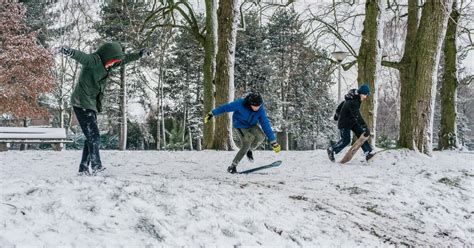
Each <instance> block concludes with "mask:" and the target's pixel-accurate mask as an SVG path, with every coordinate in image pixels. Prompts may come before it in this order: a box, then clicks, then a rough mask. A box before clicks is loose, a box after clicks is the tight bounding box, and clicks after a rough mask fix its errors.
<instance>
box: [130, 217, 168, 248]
mask: <svg viewBox="0 0 474 248" xmlns="http://www.w3.org/2000/svg"><path fill="white" fill-rule="evenodd" d="M135 228H136V229H137V230H139V231H142V232H144V233H148V234H149V235H150V236H151V237H153V238H154V239H156V240H158V241H160V242H162V241H164V240H165V237H164V236H163V235H162V234H161V233H160V231H159V230H158V227H157V226H155V224H153V222H152V220H150V219H148V218H145V217H142V218H140V219H139V220H138V223H137V225H136V226H135Z"/></svg>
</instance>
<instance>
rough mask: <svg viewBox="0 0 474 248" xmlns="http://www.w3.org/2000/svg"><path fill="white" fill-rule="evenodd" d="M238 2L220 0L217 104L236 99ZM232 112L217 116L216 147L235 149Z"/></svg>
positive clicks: (234, 0)
mask: <svg viewBox="0 0 474 248" xmlns="http://www.w3.org/2000/svg"><path fill="white" fill-rule="evenodd" d="M236 5H237V2H236V0H220V1H219V9H218V11H217V15H218V37H219V39H218V52H217V57H216V62H217V67H216V105H218V106H219V105H222V104H226V103H228V102H231V101H233V100H234V59H235V42H236V38H237V6H236ZM230 115H231V114H230V113H225V114H223V115H222V116H219V117H217V118H216V129H215V136H214V148H215V149H217V150H234V148H235V144H234V141H233V138H232V121H231V118H230Z"/></svg>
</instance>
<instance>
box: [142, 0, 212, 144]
mask: <svg viewBox="0 0 474 248" xmlns="http://www.w3.org/2000/svg"><path fill="white" fill-rule="evenodd" d="M205 6H206V9H205V13H206V14H205V16H206V17H205V23H204V27H202V25H200V23H199V21H198V18H197V17H196V14H195V11H194V9H193V8H192V7H191V5H190V3H189V2H188V1H187V0H168V1H166V4H165V5H164V6H160V7H158V8H156V9H153V10H152V11H151V13H150V14H149V16H148V17H147V18H146V19H145V21H144V23H143V27H146V26H150V25H151V28H150V30H149V31H148V35H150V34H151V33H153V32H155V29H156V28H158V27H163V26H170V27H178V28H184V29H187V30H188V31H190V33H191V34H192V35H193V37H194V38H195V39H196V40H197V41H198V42H199V44H201V46H202V47H203V48H204V64H203V73H204V78H203V89H204V90H203V99H204V109H203V116H204V115H206V114H207V113H209V112H210V111H211V110H212V109H213V108H214V106H215V98H214V77H215V71H216V54H217V0H205ZM175 13H177V14H179V15H180V16H181V17H182V18H183V20H184V24H178V23H176V18H175V17H174V15H175ZM169 16H172V18H168V17H169ZM214 129H215V124H214V121H211V122H210V123H208V124H207V125H204V131H203V134H204V135H203V136H204V145H203V147H204V148H205V149H211V148H212V147H213V142H214Z"/></svg>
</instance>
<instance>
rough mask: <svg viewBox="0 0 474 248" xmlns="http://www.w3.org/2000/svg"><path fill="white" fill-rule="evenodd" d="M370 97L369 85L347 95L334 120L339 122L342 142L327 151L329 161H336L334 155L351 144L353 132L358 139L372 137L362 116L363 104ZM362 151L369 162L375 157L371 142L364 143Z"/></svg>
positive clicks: (364, 85)
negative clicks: (363, 136) (361, 106)
mask: <svg viewBox="0 0 474 248" xmlns="http://www.w3.org/2000/svg"><path fill="white" fill-rule="evenodd" d="M369 96H370V89H369V86H368V85H367V84H363V85H361V86H360V87H359V89H352V90H350V91H349V93H347V94H346V95H345V97H344V98H345V101H344V102H342V103H341V104H339V106H338V107H337V110H336V114H335V115H334V120H336V121H337V127H338V129H339V132H340V134H341V140H339V141H338V142H337V143H335V144H334V145H332V146H330V147H329V148H328V149H327V152H328V156H329V159H330V160H331V161H333V162H334V161H335V158H334V154H338V153H339V152H340V151H342V150H343V149H344V148H345V147H346V146H347V145H349V144H350V142H351V131H353V132H354V133H355V135H356V136H357V138H359V137H360V135H362V134H364V135H365V136H369V135H370V130H369V129H368V128H367V125H366V124H365V121H364V119H363V118H362V115H361V114H360V105H361V103H362V102H363V101H364V100H365V99H367V97H369ZM362 150H363V151H364V153H365V158H366V160H367V161H368V160H369V159H371V158H372V157H373V156H374V153H373V149H372V147H371V146H370V144H369V142H367V141H366V142H364V144H363V145H362Z"/></svg>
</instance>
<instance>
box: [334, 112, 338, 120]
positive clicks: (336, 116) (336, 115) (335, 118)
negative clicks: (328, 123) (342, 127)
mask: <svg viewBox="0 0 474 248" xmlns="http://www.w3.org/2000/svg"><path fill="white" fill-rule="evenodd" d="M334 120H335V121H338V120H339V115H338V114H337V113H336V114H334Z"/></svg>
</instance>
